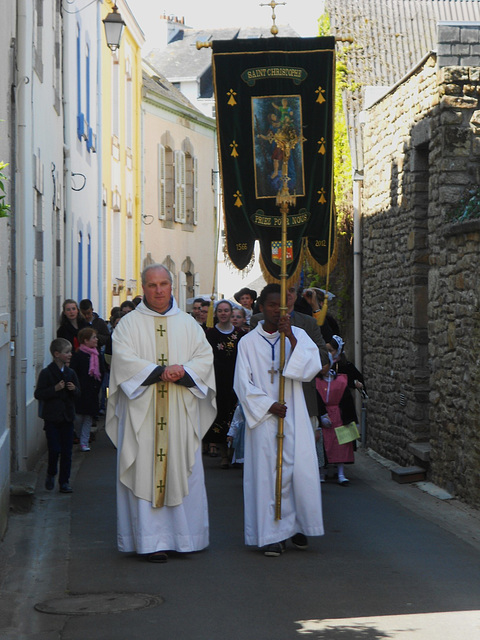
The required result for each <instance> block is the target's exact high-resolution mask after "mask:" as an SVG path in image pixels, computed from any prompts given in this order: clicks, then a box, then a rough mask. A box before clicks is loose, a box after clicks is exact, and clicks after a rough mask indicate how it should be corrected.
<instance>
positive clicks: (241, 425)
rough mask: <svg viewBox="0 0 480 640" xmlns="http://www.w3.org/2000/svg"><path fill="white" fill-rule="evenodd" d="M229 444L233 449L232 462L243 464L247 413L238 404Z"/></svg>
mask: <svg viewBox="0 0 480 640" xmlns="http://www.w3.org/2000/svg"><path fill="white" fill-rule="evenodd" d="M227 442H228V446H229V447H232V449H233V456H232V464H243V462H244V460H245V414H244V413H243V409H242V406H241V405H240V404H237V407H236V409H235V412H234V414H233V418H232V422H231V423H230V428H229V430H228V433H227Z"/></svg>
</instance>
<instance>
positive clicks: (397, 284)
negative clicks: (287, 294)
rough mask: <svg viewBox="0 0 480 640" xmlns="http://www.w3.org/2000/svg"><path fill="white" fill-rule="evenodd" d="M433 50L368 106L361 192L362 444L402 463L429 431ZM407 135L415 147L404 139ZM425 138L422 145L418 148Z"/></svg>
mask: <svg viewBox="0 0 480 640" xmlns="http://www.w3.org/2000/svg"><path fill="white" fill-rule="evenodd" d="M437 105H438V91H437V70H436V60H435V57H434V56H432V57H431V58H429V59H428V60H427V61H426V63H425V64H424V66H423V67H422V68H420V69H417V71H416V72H415V73H414V74H413V75H411V77H410V78H409V79H408V80H406V82H405V83H404V84H402V85H400V86H398V87H397V88H396V90H394V91H393V92H391V93H389V94H388V95H387V96H385V97H384V98H383V99H382V100H380V101H379V102H377V103H376V104H375V105H374V106H373V107H372V108H370V109H369V110H368V112H367V118H366V124H365V128H364V146H365V157H364V161H365V176H364V189H363V196H362V214H363V215H362V261H363V262H362V307H363V308H362V317H363V326H362V333H363V350H364V353H363V370H364V371H363V373H364V375H365V376H366V380H367V386H368V392H369V397H370V400H369V404H368V445H369V446H370V447H372V448H373V449H375V450H376V451H377V452H378V453H380V454H381V455H383V456H385V457H387V458H389V459H392V460H395V461H396V462H398V463H399V464H401V465H410V464H412V463H413V459H412V457H411V454H410V453H409V452H408V451H407V443H408V442H417V441H423V440H425V439H427V438H428V432H429V424H428V423H429V416H428V392H429V387H428V379H429V365H428V344H427V336H426V333H427V319H426V308H427V305H428V298H427V290H426V284H427V277H428V239H427V231H428V226H427V225H428V221H427V216H428V198H429V177H428V157H429V153H428V141H429V138H430V135H431V129H432V128H433V127H434V126H435V123H434V122H433V121H432V112H433V111H434V109H435V107H436V106H437ZM412 138H414V139H415V144H416V145H417V146H416V147H415V148H414V147H412ZM426 147H427V148H426Z"/></svg>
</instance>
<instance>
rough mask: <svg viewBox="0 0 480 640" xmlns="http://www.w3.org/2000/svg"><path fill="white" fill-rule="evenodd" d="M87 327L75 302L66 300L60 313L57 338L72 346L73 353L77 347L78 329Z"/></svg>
mask: <svg viewBox="0 0 480 640" xmlns="http://www.w3.org/2000/svg"><path fill="white" fill-rule="evenodd" d="M84 327H88V322H87V321H86V320H85V318H84V317H83V315H82V314H81V312H80V309H79V308H78V304H77V303H76V302H75V300H71V299H67V300H65V302H64V303H63V305H62V313H61V315H60V326H59V327H58V330H57V338H65V339H66V340H68V341H69V342H70V343H71V345H72V350H73V352H74V353H75V351H76V350H77V349H78V347H79V342H78V338H77V336H78V332H79V331H80V329H83V328H84Z"/></svg>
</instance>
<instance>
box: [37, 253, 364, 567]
mask: <svg viewBox="0 0 480 640" xmlns="http://www.w3.org/2000/svg"><path fill="white" fill-rule="evenodd" d="M142 288H143V296H138V297H137V298H136V299H134V300H133V301H124V302H123V303H122V304H121V305H120V306H119V307H114V308H113V309H112V310H111V313H110V318H109V319H108V321H107V322H106V321H104V320H103V319H102V318H100V317H99V316H98V314H96V313H95V312H94V310H93V305H92V302H91V301H90V300H82V301H81V302H80V303H79V304H77V303H76V301H75V300H72V299H67V300H65V302H64V303H63V306H62V313H61V317H60V321H59V327H58V331H57V338H56V339H55V340H53V341H52V343H51V345H50V351H51V355H52V363H51V364H50V365H49V366H48V367H46V368H45V369H44V370H42V372H41V373H40V376H39V378H38V382H37V386H36V390H35V397H36V398H37V400H38V401H39V415H40V416H41V417H42V418H43V420H44V429H45V435H46V439H47V446H48V467H47V475H46V479H45V488H46V489H47V490H52V489H53V488H54V486H55V481H56V479H57V476H58V484H59V491H60V492H62V493H71V492H72V487H71V485H70V471H71V462H72V450H73V446H74V443H78V444H79V450H80V451H81V452H88V451H90V444H91V442H92V441H93V440H94V435H95V434H94V432H93V431H92V426H93V425H95V423H96V420H98V418H99V416H100V415H103V414H105V412H106V419H105V429H106V432H107V434H108V436H109V437H110V439H111V440H112V442H113V444H114V445H115V447H116V448H117V456H118V463H117V529H118V535H117V541H118V548H119V550H120V551H124V552H135V553H137V554H139V555H142V556H145V557H146V558H147V559H148V560H149V561H150V562H156V563H164V562H166V561H167V559H168V554H169V552H172V551H175V552H180V553H183V552H192V551H198V550H201V549H204V548H205V547H206V546H208V544H209V524H208V505H207V496H206V490H205V481H204V470H203V461H202V454H203V455H210V456H212V457H218V458H219V459H220V467H221V468H222V469H229V468H231V466H232V465H235V466H240V467H241V468H242V471H243V484H244V519H245V543H246V544H247V545H255V546H257V547H259V548H260V549H261V550H262V551H263V553H264V555H266V556H270V557H276V556H279V555H281V554H282V553H283V552H284V551H285V549H286V544H287V541H288V540H290V541H291V543H292V544H293V546H294V547H296V548H299V549H306V548H307V547H308V537H309V536H319V535H322V534H323V516H322V500H321V483H322V482H324V481H325V480H326V479H327V478H328V473H329V472H336V479H337V482H338V483H339V485H341V486H348V482H349V480H348V478H347V477H346V475H345V465H347V464H351V463H353V461H354V449H355V438H356V437H358V431H356V425H357V424H358V418H357V415H356V413H355V403H354V400H353V396H352V391H354V390H359V391H361V392H363V393H364V394H366V391H365V383H364V380H363V377H362V374H361V372H360V371H358V370H357V369H356V368H355V366H354V365H353V363H351V362H349V361H348V360H347V359H346V356H345V352H344V341H343V339H342V338H341V337H340V335H339V333H340V331H339V327H338V324H337V323H336V321H335V320H334V318H333V317H332V316H329V315H328V314H327V316H325V314H321V313H320V311H321V307H322V304H323V301H324V300H323V299H322V295H321V294H322V292H321V291H319V290H313V289H307V290H305V291H303V292H300V290H299V288H298V287H295V286H291V287H289V288H288V290H287V300H286V306H287V311H286V313H285V314H283V313H282V312H281V308H280V287H279V285H276V284H269V285H267V286H266V287H265V288H264V289H263V290H262V292H261V294H260V296H259V297H258V298H257V292H256V291H254V290H252V289H248V288H246V287H245V288H243V289H241V290H240V291H239V292H237V293H236V294H235V295H234V299H235V302H233V301H228V300H220V301H218V302H217V303H214V302H213V301H212V300H205V299H203V298H196V299H194V301H193V304H192V311H191V314H188V313H186V312H183V311H182V310H180V309H179V307H178V305H177V303H176V301H175V298H174V297H173V295H172V279H171V275H170V272H169V271H168V270H167V269H166V268H165V267H164V266H163V265H158V264H154V265H149V266H148V267H147V268H146V269H145V270H144V271H143V273H142ZM210 305H213V308H212V311H213V314H210V319H211V317H212V315H213V317H214V320H213V326H210V325H211V324H212V323H211V322H210V321H209V322H208V325H209V326H207V317H208V311H209V308H210ZM132 312H133V313H132ZM320 316H322V322H321V323H320V322H319V321H318V318H319V317H320ZM280 340H284V344H285V348H284V364H283V368H282V369H281V364H280V351H281V350H280ZM281 381H282V382H281ZM107 389H108V402H107ZM281 389H282V391H281ZM281 394H283V396H282V400H280V395H281ZM279 425H281V434H280V433H279ZM339 429H340V430H341V431H340V430H339ZM350 433H352V434H353V435H352V436H351V437H350V436H349V434H350ZM340 434H341V435H340ZM355 434H356V435H355ZM280 439H281V462H282V464H281V497H280V503H281V514H282V515H281V517H278V509H279V506H280V505H279V503H278V499H279V496H278V487H277V486H276V484H277V482H278V476H277V474H278V473H279V471H278V455H277V446H278V444H277V443H278V442H279V440H280Z"/></svg>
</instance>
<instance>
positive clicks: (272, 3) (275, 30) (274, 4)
mask: <svg viewBox="0 0 480 640" xmlns="http://www.w3.org/2000/svg"><path fill="white" fill-rule="evenodd" d="M281 4H287V3H286V2H275V0H271V1H270V2H268V3H264V4H260V6H261V7H271V8H272V21H273V24H272V26H271V27H270V33H271V34H272V35H273V36H276V35H277V34H278V27H277V25H276V24H275V20H276V19H277V16H276V15H275V7H278V6H279V5H281Z"/></svg>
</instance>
